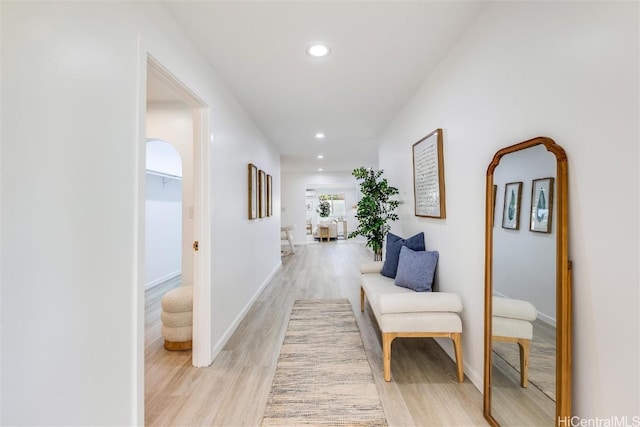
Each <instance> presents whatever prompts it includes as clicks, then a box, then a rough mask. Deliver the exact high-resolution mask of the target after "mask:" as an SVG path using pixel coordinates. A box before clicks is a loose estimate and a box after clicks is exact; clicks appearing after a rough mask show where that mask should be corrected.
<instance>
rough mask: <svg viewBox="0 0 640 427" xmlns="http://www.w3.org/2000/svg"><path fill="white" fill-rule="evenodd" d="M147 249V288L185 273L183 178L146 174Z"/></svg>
mask: <svg viewBox="0 0 640 427" xmlns="http://www.w3.org/2000/svg"><path fill="white" fill-rule="evenodd" d="M145 253H146V257H145V260H146V266H145V267H146V274H145V277H146V279H145V287H146V288H151V287H153V286H156V285H159V284H160V283H162V282H164V281H166V280H169V279H171V278H173V277H176V276H178V275H180V274H181V273H182V181H181V180H177V179H167V178H163V177H161V176H157V175H152V174H149V173H147V174H146V199H145ZM183 283H184V281H183Z"/></svg>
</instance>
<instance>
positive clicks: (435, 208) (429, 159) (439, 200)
mask: <svg viewBox="0 0 640 427" xmlns="http://www.w3.org/2000/svg"><path fill="white" fill-rule="evenodd" d="M442 146H443V143H442V129H436V130H434V131H433V132H431V133H430V134H429V135H427V136H425V137H424V138H422V139H421V140H420V141H418V142H416V143H415V144H413V146H412V148H411V149H412V151H413V195H414V203H415V215H416V216H426V217H431V218H443V219H444V218H446V210H445V195H444V153H443V151H442Z"/></svg>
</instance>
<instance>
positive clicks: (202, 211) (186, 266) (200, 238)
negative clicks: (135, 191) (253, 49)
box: [138, 56, 212, 372]
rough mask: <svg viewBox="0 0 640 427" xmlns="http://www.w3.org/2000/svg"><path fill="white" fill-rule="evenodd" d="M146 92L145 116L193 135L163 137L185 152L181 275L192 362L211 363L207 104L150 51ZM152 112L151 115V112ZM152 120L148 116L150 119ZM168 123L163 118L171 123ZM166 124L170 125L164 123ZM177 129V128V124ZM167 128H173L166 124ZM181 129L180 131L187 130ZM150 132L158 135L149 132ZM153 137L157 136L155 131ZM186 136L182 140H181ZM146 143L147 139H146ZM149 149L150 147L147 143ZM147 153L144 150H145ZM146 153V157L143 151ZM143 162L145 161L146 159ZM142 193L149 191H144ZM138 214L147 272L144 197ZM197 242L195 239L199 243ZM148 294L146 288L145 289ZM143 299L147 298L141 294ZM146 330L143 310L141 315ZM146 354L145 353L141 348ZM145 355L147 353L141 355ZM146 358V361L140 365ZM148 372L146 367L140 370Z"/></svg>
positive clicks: (140, 251)
mask: <svg viewBox="0 0 640 427" xmlns="http://www.w3.org/2000/svg"><path fill="white" fill-rule="evenodd" d="M146 62H147V63H146V65H147V68H146V70H147V72H146V81H147V94H146V106H147V109H146V111H145V119H148V117H150V116H151V115H152V114H153V115H154V116H156V118H158V117H163V116H164V117H170V118H171V119H170V120H169V121H170V122H172V123H173V127H174V128H182V129H183V130H184V129H188V130H189V132H188V133H189V137H188V138H185V137H184V136H182V137H178V138H173V137H171V136H169V138H166V137H165V138H162V139H167V140H170V141H172V142H174V143H176V145H177V146H178V147H176V148H178V151H179V152H180V155H181V157H182V169H183V170H182V189H183V192H184V195H185V196H186V195H187V193H188V194H190V196H188V197H183V209H182V218H183V227H182V251H181V254H182V262H181V271H182V280H183V284H185V283H186V282H190V283H192V284H193V348H192V353H191V362H192V365H193V366H196V367H203V366H208V365H209V364H210V363H211V362H212V360H211V354H212V353H211V329H212V325H211V259H210V247H211V244H210V242H211V232H210V230H211V226H210V207H209V206H210V204H209V194H210V191H209V166H208V165H209V162H208V161H207V160H208V158H209V144H208V142H209V109H208V106H207V105H206V104H205V103H204V102H203V101H202V100H201V99H200V98H199V97H198V96H197V95H196V94H195V93H194V92H192V91H191V90H190V89H189V88H188V87H186V86H185V85H184V84H183V83H182V82H181V81H180V80H179V79H177V78H176V77H175V76H174V75H173V74H172V73H171V72H169V71H168V70H167V69H166V68H165V67H164V66H163V65H162V64H160V63H159V62H158V61H157V60H156V59H155V58H153V57H151V56H147V61H146ZM152 111H153V113H152V114H151V112H152ZM147 121H148V120H144V121H143V123H144V122H147ZM168 123H169V122H166V123H164V125H167V124H168ZM165 128H167V126H165ZM174 130H175V129H174ZM165 131H167V132H170V131H171V129H169V128H167V129H165ZM184 134H185V132H183V133H182V134H181V135H184ZM147 136H150V137H154V135H152V134H149V133H147ZM155 137H158V136H157V135H155ZM180 138H182V139H183V141H182V142H180V143H177V140H178V139H180ZM145 145H146V143H145ZM145 148H146V147H145ZM142 151H143V153H144V152H145V151H146V150H142ZM141 157H142V158H145V157H146V156H141ZM142 163H144V160H143V161H142ZM144 175H146V174H139V177H140V178H139V179H140V180H141V182H140V183H139V185H140V187H139V188H141V189H144V188H145V185H146V183H145V182H144V180H145V179H146V177H145V176H144ZM139 197H140V198H143V199H144V197H145V192H144V191H140V195H139ZM139 206H142V207H141V209H140V211H141V213H140V214H139V215H138V225H139V227H140V230H141V231H142V233H141V238H140V239H139V243H138V268H139V271H142V272H145V271H146V265H145V264H146V257H145V255H144V254H145V251H144V243H145V232H144V230H145V214H144V208H143V206H144V200H141V201H140V204H139ZM196 242H197V243H196ZM142 277H144V274H138V282H139V283H138V285H139V287H140V288H142V289H144V287H145V284H146V283H140V282H145V279H142ZM142 295H144V292H142ZM141 300H142V301H144V297H141ZM138 309H139V310H141V311H142V313H144V303H143V302H142V303H139V304H138ZM138 318H139V319H140V321H141V323H143V325H142V327H141V328H139V330H142V331H144V320H143V318H144V315H142V316H138ZM141 335H142V336H141V337H140V338H138V345H139V346H140V345H142V342H143V341H144V338H143V337H144V332H143V333H142V334H141ZM142 353H143V354H144V352H142ZM142 359H144V355H142ZM143 366H144V362H142V367H143ZM142 371H143V372H144V369H142Z"/></svg>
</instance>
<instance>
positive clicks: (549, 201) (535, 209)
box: [529, 178, 553, 233]
mask: <svg viewBox="0 0 640 427" xmlns="http://www.w3.org/2000/svg"><path fill="white" fill-rule="evenodd" d="M552 217H553V178H540V179H534V180H533V182H532V183H531V221H530V222H529V230H531V231H535V232H537V233H551V219H552Z"/></svg>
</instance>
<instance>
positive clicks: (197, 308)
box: [191, 107, 213, 367]
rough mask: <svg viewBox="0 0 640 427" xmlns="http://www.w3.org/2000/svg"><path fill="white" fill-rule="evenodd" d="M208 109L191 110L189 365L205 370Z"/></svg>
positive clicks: (208, 262)
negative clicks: (193, 243)
mask: <svg viewBox="0 0 640 427" xmlns="http://www.w3.org/2000/svg"><path fill="white" fill-rule="evenodd" d="M209 116H210V115H209V108H208V107H201V108H194V110H193V121H194V123H193V129H194V135H193V140H194V144H193V166H194V167H193V202H194V218H195V221H194V233H193V237H194V239H195V240H198V242H199V249H198V251H197V252H195V253H194V257H193V260H194V265H193V272H194V283H197V284H198V286H195V287H194V289H193V292H194V297H193V337H194V339H193V349H192V351H191V363H192V364H193V366H196V367H205V366H209V365H210V364H211V362H213V358H212V356H211V341H212V340H211V336H212V335H211V334H212V332H211V331H212V328H213V325H212V316H211V309H212V300H211V277H212V275H211V242H212V241H213V237H212V236H211V198H210V194H211V191H210V182H211V175H210V169H209V134H210V130H209Z"/></svg>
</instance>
